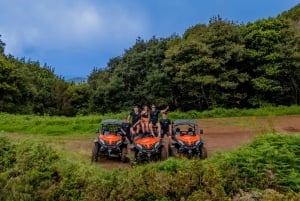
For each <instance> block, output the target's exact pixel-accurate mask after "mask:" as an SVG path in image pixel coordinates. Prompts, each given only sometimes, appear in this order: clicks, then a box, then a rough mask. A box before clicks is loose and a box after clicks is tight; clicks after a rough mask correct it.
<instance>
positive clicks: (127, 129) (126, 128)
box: [121, 117, 132, 143]
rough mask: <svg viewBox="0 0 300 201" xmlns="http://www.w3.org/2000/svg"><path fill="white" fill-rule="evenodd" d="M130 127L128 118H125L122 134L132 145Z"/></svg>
mask: <svg viewBox="0 0 300 201" xmlns="http://www.w3.org/2000/svg"><path fill="white" fill-rule="evenodd" d="M130 127H131V124H130V123H129V121H128V118H127V117H125V118H124V121H123V122H122V124H121V132H122V134H123V135H124V136H126V138H127V139H128V141H129V142H130V143H132V140H131V135H130Z"/></svg>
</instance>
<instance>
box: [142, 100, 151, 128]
mask: <svg viewBox="0 0 300 201" xmlns="http://www.w3.org/2000/svg"><path fill="white" fill-rule="evenodd" d="M149 120H150V111H149V108H148V106H146V105H145V106H144V107H143V110H142V111H141V127H142V132H143V134H148V133H149Z"/></svg>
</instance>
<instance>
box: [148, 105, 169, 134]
mask: <svg viewBox="0 0 300 201" xmlns="http://www.w3.org/2000/svg"><path fill="white" fill-rule="evenodd" d="M168 109H169V106H167V107H166V108H165V109H163V110H159V109H157V108H156V106H155V105H154V104H152V105H151V110H150V123H149V130H150V132H151V134H152V135H154V131H153V126H156V129H157V130H156V131H157V135H160V134H161V127H160V123H159V122H158V115H159V114H160V113H164V112H166V111H167V110H168Z"/></svg>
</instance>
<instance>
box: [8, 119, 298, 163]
mask: <svg viewBox="0 0 300 201" xmlns="http://www.w3.org/2000/svg"><path fill="white" fill-rule="evenodd" d="M199 126H200V127H201V128H203V130H204V135H203V138H204V140H205V143H206V147H207V149H208V155H209V156H210V155H211V154H212V153H213V152H214V151H216V150H219V151H223V150H231V149H233V148H236V147H238V146H240V145H242V144H244V143H246V142H249V141H251V140H252V139H253V137H254V136H256V135H260V134H261V133H264V132H270V131H271V132H272V131H275V132H280V133H288V134H294V133H300V115H295V116H276V117H272V116H271V117H243V118H224V119H200V120H199ZM10 136H12V135H10ZM94 137H95V136H94V135H91V137H81V136H77V137H63V138H55V137H54V138H53V139H52V140H51V141H50V143H51V144H53V146H55V147H59V148H61V149H63V150H65V151H67V152H71V153H73V154H74V157H75V159H76V158H77V157H78V159H80V160H82V159H83V160H85V161H90V159H91V150H92V146H93V140H94ZM45 140H47V142H49V138H47V139H45ZM99 164H100V166H102V167H104V168H108V169H110V168H113V167H120V168H122V167H126V166H128V164H126V163H121V162H119V161H114V160H101V161H100V163H99Z"/></svg>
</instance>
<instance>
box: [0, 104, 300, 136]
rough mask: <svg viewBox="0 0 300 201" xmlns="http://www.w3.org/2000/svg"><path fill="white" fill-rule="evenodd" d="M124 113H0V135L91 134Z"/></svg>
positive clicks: (225, 113) (270, 110) (297, 110)
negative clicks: (107, 120)
mask: <svg viewBox="0 0 300 201" xmlns="http://www.w3.org/2000/svg"><path fill="white" fill-rule="evenodd" d="M127 114H128V113H127V112H122V113H119V114H105V115H89V116H77V117H57V116H35V115H14V114H6V113H0V133H22V134H43V135H84V134H93V133H95V130H96V129H97V128H98V127H99V123H100V121H101V120H102V119H109V118H116V119H122V118H123V117H124V116H126V115H127ZM296 114H300V106H290V107H287V106H279V107H264V108H259V109H222V108H216V109H214V110H210V111H204V112H198V111H189V112H185V113H183V112H170V113H169V118H170V119H171V120H174V119H181V118H188V119H190V118H193V119H201V118H225V117H246V116H255V117H259V116H277V115H296Z"/></svg>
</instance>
